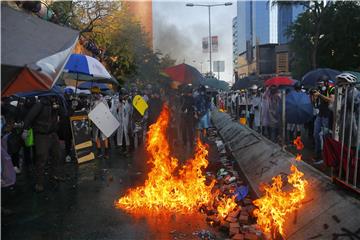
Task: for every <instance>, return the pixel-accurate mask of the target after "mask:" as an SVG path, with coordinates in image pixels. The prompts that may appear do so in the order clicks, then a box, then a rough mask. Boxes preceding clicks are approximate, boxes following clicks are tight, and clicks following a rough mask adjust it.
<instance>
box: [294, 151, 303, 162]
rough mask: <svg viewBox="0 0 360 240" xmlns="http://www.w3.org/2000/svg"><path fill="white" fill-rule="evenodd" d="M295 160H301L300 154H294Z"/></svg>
mask: <svg viewBox="0 0 360 240" xmlns="http://www.w3.org/2000/svg"><path fill="white" fill-rule="evenodd" d="M295 160H296V161H301V160H302V155H301V154H300V153H298V154H296V157H295Z"/></svg>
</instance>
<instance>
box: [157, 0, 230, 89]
mask: <svg viewBox="0 0 360 240" xmlns="http://www.w3.org/2000/svg"><path fill="white" fill-rule="evenodd" d="M225 2H229V1H224V2H213V1H211V2H210V1H200V2H199V1H196V2H195V1H162V0H153V32H154V47H155V49H159V50H160V51H161V52H163V53H164V54H165V53H169V54H170V55H171V56H172V58H174V59H177V60H178V61H177V63H183V62H184V61H185V63H187V64H189V65H193V66H194V67H196V68H197V69H198V70H199V71H201V64H200V63H201V62H202V63H203V64H202V72H207V71H209V62H208V60H209V54H208V53H203V52H202V38H203V37H208V36H209V24H208V21H209V20H208V19H209V18H208V8H206V7H186V6H185V4H186V3H195V4H196V3H201V4H207V3H212V4H213V3H225ZM231 2H232V3H233V5H231V6H220V7H213V8H211V33H212V35H213V36H218V38H219V51H218V52H217V53H213V54H212V60H213V61H216V60H224V61H225V72H224V73H220V78H221V79H222V80H225V81H227V82H232V81H233V76H232V72H233V71H232V69H233V66H232V18H233V17H234V16H236V2H235V1H231ZM194 61H195V62H194ZM216 74H217V73H216Z"/></svg>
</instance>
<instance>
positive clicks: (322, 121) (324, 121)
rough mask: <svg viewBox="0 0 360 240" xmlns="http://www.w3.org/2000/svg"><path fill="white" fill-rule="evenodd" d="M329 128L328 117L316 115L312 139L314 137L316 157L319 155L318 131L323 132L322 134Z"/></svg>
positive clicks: (319, 140)
mask: <svg viewBox="0 0 360 240" xmlns="http://www.w3.org/2000/svg"><path fill="white" fill-rule="evenodd" d="M328 129H329V118H328V117H320V116H316V119H315V122H314V139H315V153H316V157H321V139H320V132H323V135H324V134H326V132H327V131H328Z"/></svg>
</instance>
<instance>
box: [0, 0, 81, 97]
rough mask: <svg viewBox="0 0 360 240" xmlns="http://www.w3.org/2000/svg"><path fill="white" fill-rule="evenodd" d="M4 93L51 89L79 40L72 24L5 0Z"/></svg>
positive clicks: (3, 43)
mask: <svg viewBox="0 0 360 240" xmlns="http://www.w3.org/2000/svg"><path fill="white" fill-rule="evenodd" d="M1 21H2V22H3V23H6V24H2V25H1V95H2V97H4V96H11V95H13V94H16V93H25V92H31V91H47V90H50V89H51V88H52V87H53V86H54V85H55V83H56V82H57V80H58V78H59V76H60V74H61V72H62V70H63V67H64V66H65V63H66V61H67V60H68V58H69V56H70V54H71V52H72V51H73V48H74V47H75V44H76V42H77V40H78V35H79V32H78V31H75V30H73V29H71V28H67V27H63V26H60V25H57V24H53V23H51V22H48V21H45V20H42V19H40V18H39V17H37V16H32V15H30V14H28V13H27V12H24V11H18V10H16V9H13V8H11V7H9V6H7V5H6V4H1Z"/></svg>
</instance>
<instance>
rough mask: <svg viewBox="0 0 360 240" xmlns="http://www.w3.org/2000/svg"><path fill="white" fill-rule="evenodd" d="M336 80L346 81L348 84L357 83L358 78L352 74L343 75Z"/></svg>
mask: <svg viewBox="0 0 360 240" xmlns="http://www.w3.org/2000/svg"><path fill="white" fill-rule="evenodd" d="M336 80H338V81H340V80H345V81H347V82H348V83H355V82H357V77H356V76H355V75H353V74H351V73H341V74H339V75H337V76H336Z"/></svg>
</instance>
